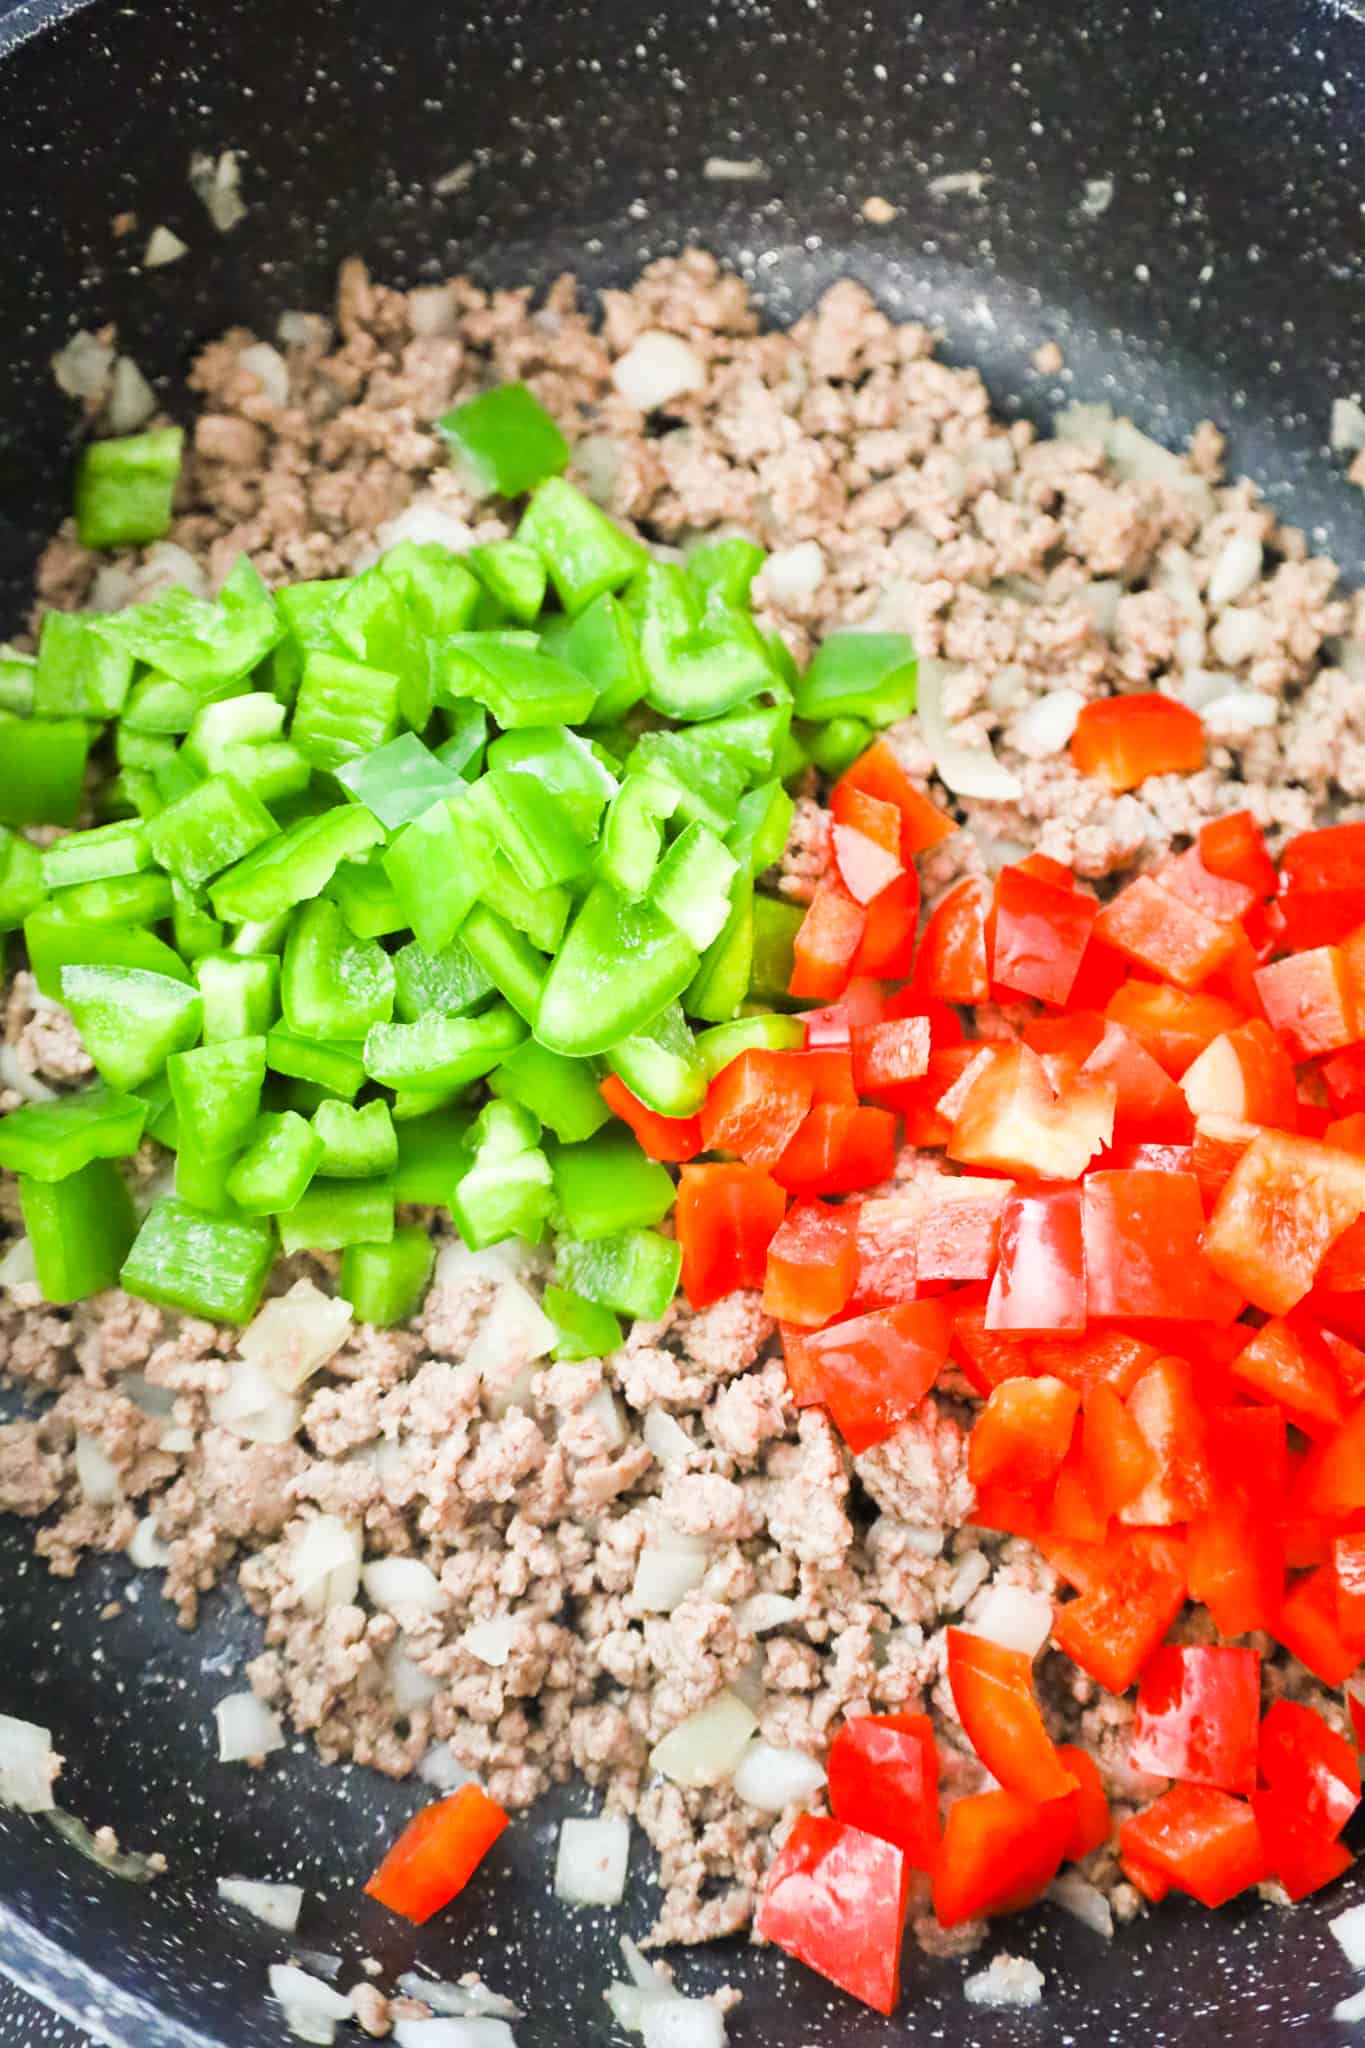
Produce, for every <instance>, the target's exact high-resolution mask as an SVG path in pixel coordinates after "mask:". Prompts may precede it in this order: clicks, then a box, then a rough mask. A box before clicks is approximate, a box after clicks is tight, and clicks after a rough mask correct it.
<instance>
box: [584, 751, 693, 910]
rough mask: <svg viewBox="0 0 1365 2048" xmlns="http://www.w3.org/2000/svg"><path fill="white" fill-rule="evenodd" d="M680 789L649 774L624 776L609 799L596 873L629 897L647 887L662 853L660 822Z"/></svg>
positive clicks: (674, 804) (667, 815) (671, 810)
mask: <svg viewBox="0 0 1365 2048" xmlns="http://www.w3.org/2000/svg"><path fill="white" fill-rule="evenodd" d="M680 802H681V795H680V792H679V791H678V790H677V789H676V788H675V787H674V786H673V784H672V783H669V782H660V781H658V780H657V779H656V778H655V777H654V776H652V775H627V777H626V779H625V781H624V782H623V783H622V784H621V787H620V788H619V789H618V791H617V792H616V795H615V796H614V797H613V798H612V800H611V805H610V807H609V809H608V811H607V817H606V823H605V825H604V826H603V828H602V838H601V842H600V844H599V846H598V849H597V872H598V874H599V875H600V876H601V877H602V880H603V881H604V882H610V883H611V884H612V886H613V887H614V888H615V889H617V890H619V891H620V893H621V895H623V896H628V897H630V898H631V899H632V900H633V899H634V898H636V897H639V896H643V895H644V894H645V892H646V890H647V889H648V888H649V885H650V883H651V881H652V880H653V878H654V874H655V872H656V870H657V868H658V865H659V858H660V855H661V854H662V852H663V838H664V835H663V824H664V821H665V820H666V819H668V818H671V817H672V816H673V813H674V812H675V811H676V810H677V808H678V805H679V803H680Z"/></svg>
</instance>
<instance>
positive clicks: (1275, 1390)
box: [1232, 1316, 1346, 1437]
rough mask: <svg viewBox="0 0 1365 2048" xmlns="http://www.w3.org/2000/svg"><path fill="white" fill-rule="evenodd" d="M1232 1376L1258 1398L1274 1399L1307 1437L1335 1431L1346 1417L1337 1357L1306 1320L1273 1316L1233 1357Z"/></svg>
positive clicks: (1325, 1434)
mask: <svg viewBox="0 0 1365 2048" xmlns="http://www.w3.org/2000/svg"><path fill="white" fill-rule="evenodd" d="M1232 1377H1233V1379H1234V1380H1236V1382H1237V1384H1238V1385H1239V1386H1240V1387H1242V1388H1243V1389H1245V1391H1246V1392H1247V1393H1249V1394H1250V1395H1251V1396H1252V1397H1253V1399H1254V1400H1257V1401H1271V1402H1274V1404H1275V1405H1276V1407H1278V1408H1281V1409H1282V1410H1283V1411H1284V1413H1285V1415H1286V1416H1287V1417H1288V1418H1289V1420H1290V1421H1291V1422H1292V1423H1293V1424H1294V1425H1295V1426H1296V1428H1298V1429H1301V1430H1302V1431H1303V1432H1304V1434H1305V1436H1311V1437H1324V1436H1331V1435H1332V1433H1333V1432H1334V1430H1336V1429H1337V1428H1338V1427H1339V1426H1340V1424H1341V1423H1343V1422H1344V1421H1345V1419H1346V1402H1345V1400H1344V1398H1343V1395H1342V1390H1341V1380H1340V1377H1339V1375H1338V1373H1337V1368H1336V1362H1335V1360H1334V1359H1333V1357H1332V1354H1331V1353H1330V1351H1328V1349H1327V1347H1326V1346H1325V1345H1324V1344H1322V1343H1321V1342H1320V1341H1319V1340H1318V1339H1317V1338H1316V1336H1315V1335H1314V1332H1313V1331H1312V1329H1311V1328H1309V1327H1308V1326H1307V1325H1306V1324H1304V1325H1302V1326H1296V1325H1295V1324H1292V1323H1288V1322H1286V1321H1285V1320H1284V1318H1283V1317H1282V1316H1272V1317H1271V1319H1270V1321H1269V1322H1268V1323H1265V1324H1263V1325H1262V1327H1261V1328H1260V1329H1259V1330H1257V1332H1256V1334H1255V1335H1254V1336H1253V1337H1252V1339H1251V1340H1250V1342H1249V1343H1248V1344H1247V1345H1246V1346H1245V1348H1244V1349H1243V1350H1242V1351H1240V1352H1239V1353H1238V1355H1237V1357H1236V1358H1235V1359H1234V1360H1233V1362H1232Z"/></svg>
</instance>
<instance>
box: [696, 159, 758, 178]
mask: <svg viewBox="0 0 1365 2048" xmlns="http://www.w3.org/2000/svg"><path fill="white" fill-rule="evenodd" d="M701 174H702V176H703V178H709V179H710V180H711V182H712V183H713V184H716V185H747V184H751V183H752V182H753V180H754V179H755V178H766V177H767V175H768V166H767V165H766V164H765V163H764V161H763V159H762V157H761V156H708V157H707V159H706V162H705V163H704V164H703V165H702V167H701Z"/></svg>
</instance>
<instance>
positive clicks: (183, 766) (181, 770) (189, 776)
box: [152, 683, 204, 817]
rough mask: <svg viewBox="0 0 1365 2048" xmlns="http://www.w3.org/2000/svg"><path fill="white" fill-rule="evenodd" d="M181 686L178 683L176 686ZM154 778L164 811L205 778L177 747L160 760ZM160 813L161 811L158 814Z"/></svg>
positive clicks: (154, 770)
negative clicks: (167, 757) (173, 751)
mask: <svg viewBox="0 0 1365 2048" xmlns="http://www.w3.org/2000/svg"><path fill="white" fill-rule="evenodd" d="M179 687H180V686H179V684H178V683H177V685H176V688H177V689H178V688H179ZM152 780H153V782H154V783H155V784H156V790H157V795H158V796H159V797H160V798H161V810H162V811H164V810H165V809H166V808H167V807H168V806H169V805H171V804H178V803H179V802H180V799H181V798H182V797H186V796H189V795H190V794H191V792H192V791H194V790H196V789H198V787H199V785H200V783H201V782H202V781H203V780H204V778H203V776H202V775H201V774H200V773H199V770H198V769H197V768H196V767H195V765H194V763H193V761H190V760H188V759H187V758H186V756H185V755H184V754H183V753H181V752H180V750H179V749H178V748H177V750H176V752H175V753H173V754H172V755H171V756H170V758H169V760H166V761H161V762H158V764H157V766H156V767H155V768H153V770H152ZM160 815H161V812H160V811H159V812H158V813H157V816H158V817H159V816H160Z"/></svg>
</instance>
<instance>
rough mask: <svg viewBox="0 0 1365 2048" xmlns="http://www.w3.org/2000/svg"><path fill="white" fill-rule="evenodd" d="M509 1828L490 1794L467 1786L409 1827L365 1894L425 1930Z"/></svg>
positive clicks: (428, 1809) (425, 1811)
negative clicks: (426, 1924) (434, 1914)
mask: <svg viewBox="0 0 1365 2048" xmlns="http://www.w3.org/2000/svg"><path fill="white" fill-rule="evenodd" d="M507 1824H508V1820H507V1815H506V1814H505V1813H504V1812H503V1810H502V1808H501V1807H500V1806H499V1805H497V1803H496V1802H495V1801H494V1800H492V1799H490V1798H489V1797H488V1794H487V1793H486V1792H483V1791H481V1790H480V1788H479V1787H478V1786H477V1785H462V1786H461V1787H460V1789H459V1791H458V1792H456V1793H455V1794H454V1795H453V1797H451V1798H450V1799H438V1800H437V1801H436V1803H435V1804H434V1805H432V1806H424V1807H423V1808H422V1811H421V1812H420V1813H419V1814H416V1815H415V1816H414V1817H413V1819H412V1820H410V1821H409V1822H408V1825H407V1826H406V1827H405V1828H404V1830H403V1832H402V1834H401V1835H400V1836H399V1837H398V1840H397V1841H396V1842H395V1843H394V1845H393V1847H392V1848H391V1849H390V1850H389V1853H388V1855H387V1856H386V1857H385V1858H384V1860H383V1862H382V1863H381V1864H380V1866H379V1868H378V1870H376V1872H375V1873H374V1876H373V1877H372V1878H371V1879H370V1881H369V1883H368V1884H367V1885H366V1887H365V1890H366V1892H367V1893H368V1894H369V1896H370V1898H372V1899H378V1901H379V1903H380V1905H381V1906H387V1907H388V1908H389V1910H390V1912H393V1913H400V1914H401V1915H402V1917H403V1918H404V1919H405V1920H411V1921H412V1923H413V1925H414V1926H416V1927H420V1926H422V1924H423V1923H424V1922H425V1921H427V1920H430V1918H431V1916H432V1914H433V1913H439V1912H440V1910H441V1908H442V1906H445V1905H448V1904H449V1902H450V1901H451V1899H453V1898H454V1897H455V1894H456V1893H457V1892H461V1891H463V1890H464V1888H465V1886H466V1885H467V1884H468V1882H469V1880H470V1878H471V1877H472V1876H473V1875H474V1872H475V1871H476V1870H477V1869H478V1867H479V1865H480V1863H481V1862H482V1861H483V1859H484V1857H485V1856H486V1855H487V1854H488V1851H489V1850H490V1849H491V1848H492V1846H493V1844H494V1842H496V1841H497V1839H498V1836H499V1835H500V1834H501V1833H502V1831H503V1829H504V1828H505V1827H506V1826H507Z"/></svg>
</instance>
